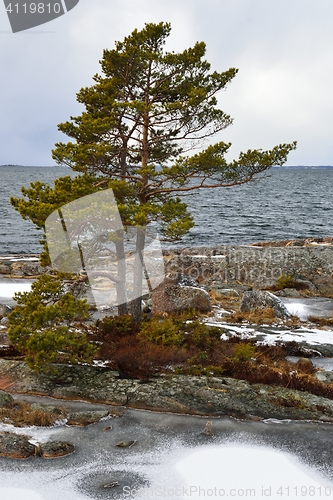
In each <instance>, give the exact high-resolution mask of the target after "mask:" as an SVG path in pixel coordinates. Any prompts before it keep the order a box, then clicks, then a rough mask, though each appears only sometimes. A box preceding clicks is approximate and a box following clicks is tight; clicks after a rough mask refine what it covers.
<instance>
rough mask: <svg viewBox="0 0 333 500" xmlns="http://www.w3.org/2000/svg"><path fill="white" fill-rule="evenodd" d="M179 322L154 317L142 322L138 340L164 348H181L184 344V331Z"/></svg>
mask: <svg viewBox="0 0 333 500" xmlns="http://www.w3.org/2000/svg"><path fill="white" fill-rule="evenodd" d="M181 323H182V322H181V321H178V322H177V321H175V320H174V319H173V318H165V319H161V318H160V317H158V316H157V317H154V318H152V319H151V320H150V321H147V322H144V323H142V325H141V329H140V335H139V336H140V338H141V339H144V340H146V341H149V342H152V343H154V344H158V345H162V346H164V347H170V346H173V347H182V346H184V344H185V337H184V330H183V329H182V328H181Z"/></svg>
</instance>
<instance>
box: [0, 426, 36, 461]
mask: <svg viewBox="0 0 333 500" xmlns="http://www.w3.org/2000/svg"><path fill="white" fill-rule="evenodd" d="M35 451H36V447H35V445H33V444H31V443H30V442H29V436H22V435H18V434H14V433H10V432H5V433H2V434H0V457H8V458H28V457H30V456H31V455H34V454H35Z"/></svg>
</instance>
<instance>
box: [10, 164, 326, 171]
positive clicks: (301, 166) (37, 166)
mask: <svg viewBox="0 0 333 500" xmlns="http://www.w3.org/2000/svg"><path fill="white" fill-rule="evenodd" d="M1 167H2V168H7V167H19V168H69V167H66V166H65V165H14V164H9V165H0V168H1ZM271 168H274V169H284V170H288V169H293V170H301V169H316V170H319V169H320V170H329V169H333V165H282V166H274V167H271Z"/></svg>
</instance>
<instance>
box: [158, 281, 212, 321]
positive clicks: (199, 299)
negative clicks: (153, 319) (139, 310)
mask: <svg viewBox="0 0 333 500" xmlns="http://www.w3.org/2000/svg"><path fill="white" fill-rule="evenodd" d="M152 306H153V308H152V312H153V314H156V313H163V312H166V313H173V312H179V311H186V310H188V309H196V310H197V311H200V312H208V311H210V310H211V304H210V298H209V295H208V293H207V292H206V290H203V289H202V288H198V287H195V286H183V285H179V284H178V283H177V281H175V280H166V281H164V282H163V283H161V285H159V286H158V287H157V288H155V290H154V291H153V294H152Z"/></svg>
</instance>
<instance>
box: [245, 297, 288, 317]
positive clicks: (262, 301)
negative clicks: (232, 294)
mask: <svg viewBox="0 0 333 500" xmlns="http://www.w3.org/2000/svg"><path fill="white" fill-rule="evenodd" d="M268 307H269V308H271V309H273V311H274V314H275V316H277V317H278V318H282V319H286V318H289V317H290V316H291V314H290V313H289V311H288V310H287V308H286V306H285V305H284V304H283V302H282V301H281V300H280V299H279V298H278V297H276V295H273V294H272V293H270V292H266V291H263V290H252V291H250V292H245V293H244V294H243V297H242V301H241V303H240V306H239V311H240V312H250V311H255V310H258V309H267V308H268Z"/></svg>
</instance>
